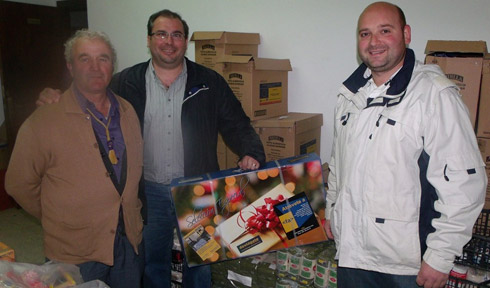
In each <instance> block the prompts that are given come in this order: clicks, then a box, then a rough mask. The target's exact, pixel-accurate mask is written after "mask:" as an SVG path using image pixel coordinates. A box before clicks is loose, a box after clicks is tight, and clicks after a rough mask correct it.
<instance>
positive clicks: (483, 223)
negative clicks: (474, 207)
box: [473, 209, 490, 237]
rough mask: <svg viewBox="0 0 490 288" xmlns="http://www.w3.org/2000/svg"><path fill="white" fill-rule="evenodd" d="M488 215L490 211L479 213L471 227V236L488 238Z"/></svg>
mask: <svg viewBox="0 0 490 288" xmlns="http://www.w3.org/2000/svg"><path fill="white" fill-rule="evenodd" d="M489 214H490V209H483V210H482V211H481V213H480V216H479V217H478V219H476V222H475V225H474V226H473V234H474V235H479V236H484V237H490V229H488V228H489V227H488V217H489Z"/></svg>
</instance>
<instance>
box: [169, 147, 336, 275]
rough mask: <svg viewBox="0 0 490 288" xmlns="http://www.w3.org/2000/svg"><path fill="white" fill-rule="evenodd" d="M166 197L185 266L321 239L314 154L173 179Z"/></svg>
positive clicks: (321, 194) (322, 200)
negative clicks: (171, 205) (169, 199)
mask: <svg viewBox="0 0 490 288" xmlns="http://www.w3.org/2000/svg"><path fill="white" fill-rule="evenodd" d="M172 198H173V201H174V207H175V212H176V215H177V220H178V230H179V236H180V237H181V238H182V242H183V244H184V247H183V248H184V249H183V251H184V253H185V256H186V258H187V262H188V264H189V266H191V267H192V266H196V265H202V264H208V263H214V262H219V261H223V260H228V259H235V258H240V257H246V256H250V255H256V254H262V253H265V252H269V251H275V250H280V249H285V248H290V247H295V246H301V245H305V244H310V243H316V242H320V241H325V240H327V237H326V235H325V232H324V230H323V227H322V224H321V218H322V217H323V215H324V208H325V191H324V187H323V178H322V167H321V162H320V158H319V157H318V156H317V155H316V154H308V155H302V156H298V157H292V158H287V159H282V160H277V161H273V162H268V163H267V164H266V165H265V166H264V167H261V168H260V169H259V170H255V171H250V170H247V171H243V170H240V169H228V170H224V171H219V172H215V173H210V174H206V175H202V176H199V177H189V178H180V179H174V181H172Z"/></svg>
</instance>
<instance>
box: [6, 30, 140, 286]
mask: <svg viewBox="0 0 490 288" xmlns="http://www.w3.org/2000/svg"><path fill="white" fill-rule="evenodd" d="M65 48H66V50H65V57H66V62H67V67H68V70H69V71H70V74H71V76H72V78H73V83H72V85H71V87H70V88H69V89H68V90H66V91H65V92H64V94H63V95H62V97H61V99H60V101H59V102H58V103H55V104H52V105H45V106H42V107H39V108H38V109H37V110H36V111H35V112H34V113H33V114H32V115H31V116H30V117H29V118H28V119H27V120H26V121H25V122H24V123H23V125H22V127H21V128H20V130H19V133H18V136H17V140H16V143H15V147H14V150H13V153H12V157H11V160H10V164H9V167H8V170H7V174H6V184H5V188H6V190H7V192H8V193H9V194H10V195H11V196H12V197H14V199H15V200H16V201H17V202H18V203H19V204H20V205H21V206H22V208H24V209H25V210H26V211H27V212H29V213H30V214H32V215H34V216H36V217H37V218H39V219H40V220H41V223H42V226H43V231H44V249H45V254H46V257H47V258H48V259H50V260H56V261H59V262H65V263H72V264H77V265H78V266H79V267H80V272H81V274H82V277H83V279H84V280H85V281H90V280H94V279H99V280H102V281H104V282H106V283H107V284H108V285H109V286H110V287H131V288H134V287H139V286H140V283H141V276H142V272H143V265H144V264H143V263H144V256H143V255H141V253H140V251H143V250H142V247H140V246H141V245H140V243H141V240H142V228H143V221H142V218H141V213H140V209H141V206H142V205H141V201H140V200H139V199H138V183H139V180H140V178H141V174H142V166H143V158H142V156H143V150H142V149H143V141H142V138H141V132H140V125H139V121H138V117H137V116H136V113H135V111H134V109H133V107H132V106H131V105H130V104H129V103H128V102H127V101H125V100H123V99H122V98H120V97H119V96H117V95H115V94H113V92H111V90H110V89H108V88H107V87H108V85H109V82H110V81H111V77H112V73H113V69H114V63H115V61H116V54H115V51H114V48H113V46H112V44H111V43H110V41H109V39H108V38H107V36H106V35H105V34H103V33H100V32H92V31H87V30H81V31H78V32H77V33H76V34H75V35H74V36H73V37H72V38H71V39H70V40H68V41H67V43H66V44H65Z"/></svg>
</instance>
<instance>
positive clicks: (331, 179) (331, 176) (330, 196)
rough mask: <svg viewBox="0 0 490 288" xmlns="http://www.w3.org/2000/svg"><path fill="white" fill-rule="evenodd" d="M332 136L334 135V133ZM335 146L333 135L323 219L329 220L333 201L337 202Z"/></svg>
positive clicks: (333, 204)
mask: <svg viewBox="0 0 490 288" xmlns="http://www.w3.org/2000/svg"><path fill="white" fill-rule="evenodd" d="M334 134H336V133H335V132H334ZM335 146H336V137H335V135H334V141H333V147H332V156H331V157H330V162H329V163H328V168H329V169H330V172H329V173H328V179H327V185H328V189H327V199H326V205H327V206H326V209H325V219H327V220H330V218H331V213H332V210H333V208H334V206H335V201H337V170H336V165H335Z"/></svg>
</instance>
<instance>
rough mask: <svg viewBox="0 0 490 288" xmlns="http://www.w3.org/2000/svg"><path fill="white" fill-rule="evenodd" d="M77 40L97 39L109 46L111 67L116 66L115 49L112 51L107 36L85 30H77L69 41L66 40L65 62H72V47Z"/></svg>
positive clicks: (112, 48)
mask: <svg viewBox="0 0 490 288" xmlns="http://www.w3.org/2000/svg"><path fill="white" fill-rule="evenodd" d="M79 39H90V40H93V39H99V40H102V41H104V42H105V43H106V44H107V46H109V48H110V49H111V52H112V65H113V66H115V65H116V62H117V54H116V49H114V46H112V43H111V40H110V39H109V36H107V34H105V33H104V32H100V31H91V30H87V29H81V30H78V31H77V32H75V34H74V35H73V36H71V37H70V39H68V40H67V41H66V42H65V60H66V62H67V63H71V62H72V60H73V59H72V58H73V55H72V49H73V45H75V43H76V42H77V40H79Z"/></svg>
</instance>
